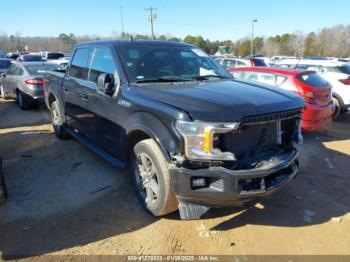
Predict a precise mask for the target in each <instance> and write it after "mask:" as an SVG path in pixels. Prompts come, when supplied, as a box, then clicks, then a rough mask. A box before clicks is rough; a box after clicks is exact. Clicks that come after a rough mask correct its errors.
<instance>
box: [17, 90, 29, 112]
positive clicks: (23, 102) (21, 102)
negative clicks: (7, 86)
mask: <svg viewBox="0 0 350 262" xmlns="http://www.w3.org/2000/svg"><path fill="white" fill-rule="evenodd" d="M16 101H17V104H18V106H19V108H20V109H22V110H27V109H29V107H30V101H29V99H28V98H26V95H25V94H23V93H22V92H21V91H19V90H17V91H16Z"/></svg>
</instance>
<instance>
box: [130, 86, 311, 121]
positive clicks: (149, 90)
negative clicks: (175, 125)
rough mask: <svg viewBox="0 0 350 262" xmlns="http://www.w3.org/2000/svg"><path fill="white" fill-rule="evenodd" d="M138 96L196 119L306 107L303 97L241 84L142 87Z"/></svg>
mask: <svg viewBox="0 0 350 262" xmlns="http://www.w3.org/2000/svg"><path fill="white" fill-rule="evenodd" d="M131 90H133V91H134V92H136V93H137V94H138V95H142V96H145V97H147V98H148V99H152V100H156V101H158V102H161V103H164V104H168V105H170V106H173V107H176V108H179V109H181V110H184V111H186V112H187V113H188V114H189V115H190V117H191V118H192V119H193V120H200V121H215V122H230V121H240V120H241V119H242V118H243V117H247V116H253V115H263V114H268V113H275V112H282V111H288V110H293V109H298V108H302V107H304V106H305V103H304V100H303V99H302V98H300V97H299V96H297V95H295V94H293V93H292V92H288V91H285V90H282V89H280V88H276V87H272V86H268V85H262V84H254V83H244V82H240V81H212V82H191V83H171V84H164V83H162V84H158V83H157V84H154V83H153V84H142V85H135V86H133V87H132V88H131Z"/></svg>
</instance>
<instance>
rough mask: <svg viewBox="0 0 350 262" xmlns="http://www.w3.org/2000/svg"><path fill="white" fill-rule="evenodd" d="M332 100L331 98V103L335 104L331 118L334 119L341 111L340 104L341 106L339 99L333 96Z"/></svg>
mask: <svg viewBox="0 0 350 262" xmlns="http://www.w3.org/2000/svg"><path fill="white" fill-rule="evenodd" d="M332 100H333V103H334V105H335V108H334V112H333V116H332V117H333V119H336V118H337V117H338V116H339V115H340V113H341V112H342V106H341V103H340V101H339V99H338V98H336V97H335V96H333V98H332Z"/></svg>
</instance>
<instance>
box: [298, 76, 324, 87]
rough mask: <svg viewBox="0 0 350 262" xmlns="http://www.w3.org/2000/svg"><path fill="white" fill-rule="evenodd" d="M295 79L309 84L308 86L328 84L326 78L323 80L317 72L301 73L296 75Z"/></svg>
mask: <svg viewBox="0 0 350 262" xmlns="http://www.w3.org/2000/svg"><path fill="white" fill-rule="evenodd" d="M297 79H299V80H300V81H302V82H303V83H305V84H307V85H309V86H315V87H317V86H325V85H327V84H328V82H327V81H326V80H324V79H323V78H322V77H321V76H320V75H319V74H317V73H309V74H302V75H298V76H297Z"/></svg>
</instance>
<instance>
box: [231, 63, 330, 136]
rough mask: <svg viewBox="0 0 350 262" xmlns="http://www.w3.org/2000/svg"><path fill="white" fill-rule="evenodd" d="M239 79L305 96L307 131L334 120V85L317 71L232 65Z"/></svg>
mask: <svg viewBox="0 0 350 262" xmlns="http://www.w3.org/2000/svg"><path fill="white" fill-rule="evenodd" d="M228 71H229V72H230V73H231V74H232V75H233V76H234V78H235V79H237V80H244V81H257V82H260V83H264V84H270V85H273V86H276V87H280V88H283V89H286V90H289V91H291V92H294V93H296V94H298V95H300V96H302V97H303V98H304V100H305V102H306V109H305V111H304V115H303V130H304V131H307V132H311V131H316V130H319V129H321V128H323V127H325V126H326V125H327V124H329V123H330V122H331V121H332V115H333V111H334V103H333V102H332V87H331V86H330V84H329V83H328V82H327V81H326V80H324V79H323V78H322V77H321V76H319V75H318V74H317V73H316V72H315V71H305V70H304V71H295V70H288V69H280V68H269V67H241V68H229V69H228Z"/></svg>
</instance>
